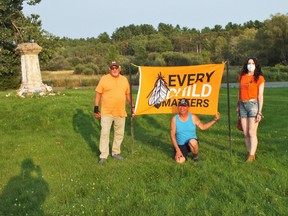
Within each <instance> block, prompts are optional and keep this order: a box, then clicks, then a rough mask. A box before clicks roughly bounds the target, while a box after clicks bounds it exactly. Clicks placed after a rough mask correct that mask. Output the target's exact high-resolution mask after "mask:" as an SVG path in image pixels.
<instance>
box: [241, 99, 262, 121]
mask: <svg viewBox="0 0 288 216" xmlns="http://www.w3.org/2000/svg"><path fill="white" fill-rule="evenodd" d="M258 109H259V108H258V101H257V100H253V101H248V102H240V117H241V118H252V117H256V116H257V113H258Z"/></svg>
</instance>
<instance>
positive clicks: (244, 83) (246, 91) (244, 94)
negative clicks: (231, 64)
mask: <svg viewBox="0 0 288 216" xmlns="http://www.w3.org/2000/svg"><path fill="white" fill-rule="evenodd" d="M263 82H265V79H264V77H263V76H259V79H258V81H257V82H255V81H254V76H249V75H248V74H244V75H242V77H240V95H239V96H240V98H239V99H240V100H250V99H256V100H257V99H258V89H259V86H260V85H261V83H263Z"/></svg>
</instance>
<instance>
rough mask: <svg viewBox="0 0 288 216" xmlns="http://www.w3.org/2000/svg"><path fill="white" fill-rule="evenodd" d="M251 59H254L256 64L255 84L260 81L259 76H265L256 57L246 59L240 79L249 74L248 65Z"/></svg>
mask: <svg viewBox="0 0 288 216" xmlns="http://www.w3.org/2000/svg"><path fill="white" fill-rule="evenodd" d="M250 59H252V60H253V61H254V63H255V71H254V80H255V82H257V81H258V79H259V76H260V75H262V76H263V72H262V70H261V65H260V64H259V62H258V60H257V58H256V57H248V58H247V59H246V61H245V63H244V64H243V67H242V69H241V73H240V77H241V76H243V75H244V74H247V73H248V69H247V64H248V61H249V60H250Z"/></svg>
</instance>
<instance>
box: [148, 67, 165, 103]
mask: <svg viewBox="0 0 288 216" xmlns="http://www.w3.org/2000/svg"><path fill="white" fill-rule="evenodd" d="M168 91H169V88H168V86H167V83H166V81H165V80H164V77H163V76H162V74H161V72H160V73H159V74H158V78H157V80H156V82H155V84H154V88H153V90H152V91H151V92H150V93H149V94H148V96H147V97H146V98H148V97H149V96H150V98H149V101H148V104H149V106H152V105H154V107H156V108H157V109H158V108H159V107H160V104H161V102H162V101H164V100H165V98H166V96H167V93H168Z"/></svg>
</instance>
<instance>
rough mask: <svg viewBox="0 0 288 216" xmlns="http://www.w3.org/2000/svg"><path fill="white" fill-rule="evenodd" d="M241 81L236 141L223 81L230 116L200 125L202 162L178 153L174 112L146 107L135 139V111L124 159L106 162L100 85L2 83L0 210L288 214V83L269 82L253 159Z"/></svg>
mask: <svg viewBox="0 0 288 216" xmlns="http://www.w3.org/2000/svg"><path fill="white" fill-rule="evenodd" d="M236 91H237V90H236V89H230V95H231V98H230V99H231V142H229V141H230V139H229V137H228V117H227V116H228V115H227V113H228V112H227V96H226V95H227V94H226V88H223V89H221V93H220V101H219V111H220V112H221V120H220V121H219V122H218V123H217V124H215V125H214V126H213V127H212V128H210V129H209V130H207V131H200V130H198V136H199V138H200V149H199V156H200V157H201V159H202V160H203V161H202V162H201V163H195V162H193V161H192V160H191V159H190V160H188V161H187V162H186V163H185V164H176V163H175V162H174V161H173V148H172V144H171V142H170V138H169V123H170V119H171V115H143V116H137V117H136V118H135V119H134V120H133V125H134V142H133V140H132V138H131V130H130V125H131V120H130V118H127V124H126V134H125V139H124V141H123V145H122V154H123V156H125V160H123V161H118V160H115V159H112V158H111V157H110V158H109V159H108V160H107V163H105V164H104V165H102V166H101V165H98V164H97V161H98V155H99V149H98V144H99V133H100V125H99V121H97V120H95V119H94V118H93V115H92V114H93V113H92V111H93V100H94V89H86V90H72V89H71V90H63V91H61V94H60V95H57V96H47V97H33V98H17V97H15V92H14V91H10V92H9V91H7V92H0V104H1V109H0V125H1V130H0V137H1V139H0V146H1V157H0V164H1V166H0V215H3V216H7V215H51V216H52V215H53V216H54V215H73V216H74V215H139V216H141V215H157V216H158V215H173V216H174V215H229V216H230V215H287V214H288V209H287V203H288V198H287V195H288V186H287V183H288V182H287V179H288V172H287V164H288V157H287V150H288V146H287V124H286V121H287V120H286V119H287V108H288V97H287V92H288V89H287V88H271V89H265V104H264V109H263V114H264V115H265V118H264V120H263V122H261V125H260V126H259V131H258V133H259V134H258V136H259V147H258V151H257V160H256V162H255V163H252V164H247V163H245V162H244V161H245V157H246V150H245V144H244V139H243V135H242V134H241V133H240V132H239V131H237V129H236V120H237V115H236V112H235V104H236V94H237V92H236ZM9 93H11V96H9V97H6V95H7V94H9ZM134 96H135V97H136V95H134ZM200 118H201V119H202V120H203V121H204V122H205V121H209V120H210V119H212V118H213V117H212V116H200Z"/></svg>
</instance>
